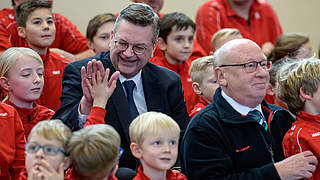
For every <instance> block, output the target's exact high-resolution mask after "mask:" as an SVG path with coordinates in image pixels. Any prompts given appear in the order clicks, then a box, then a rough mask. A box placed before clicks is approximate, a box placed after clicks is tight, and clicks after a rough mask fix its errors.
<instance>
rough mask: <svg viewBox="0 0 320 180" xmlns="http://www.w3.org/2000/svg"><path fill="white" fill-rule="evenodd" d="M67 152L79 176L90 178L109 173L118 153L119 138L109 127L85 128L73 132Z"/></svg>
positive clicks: (103, 125)
mask: <svg viewBox="0 0 320 180" xmlns="http://www.w3.org/2000/svg"><path fill="white" fill-rule="evenodd" d="M67 152H68V153H69V154H70V157H71V160H72V164H73V166H74V168H75V170H76V171H77V173H78V174H80V175H81V176H85V177H91V176H93V175H95V174H97V173H100V172H101V171H106V170H107V169H108V170H109V171H111V169H112V167H113V166H114V165H115V164H116V162H117V160H118V155H119V153H120V136H119V134H118V133H117V131H116V130H115V129H114V128H113V127H111V126H110V125H106V124H97V125H91V126H87V127H85V128H83V129H80V130H78V131H75V132H73V134H72V137H71V139H70V142H69V144H68V149H67Z"/></svg>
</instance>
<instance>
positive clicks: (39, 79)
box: [33, 73, 41, 83]
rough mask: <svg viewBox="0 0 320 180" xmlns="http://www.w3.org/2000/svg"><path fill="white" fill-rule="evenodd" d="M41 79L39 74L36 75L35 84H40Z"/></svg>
mask: <svg viewBox="0 0 320 180" xmlns="http://www.w3.org/2000/svg"><path fill="white" fill-rule="evenodd" d="M40 81H41V77H40V75H38V74H37V73H36V74H35V75H34V78H33V83H40Z"/></svg>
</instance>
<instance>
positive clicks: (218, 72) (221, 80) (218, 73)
mask: <svg viewBox="0 0 320 180" xmlns="http://www.w3.org/2000/svg"><path fill="white" fill-rule="evenodd" d="M214 77H216V80H217V82H218V84H219V86H220V87H223V86H224V87H226V86H227V84H228V83H227V80H226V78H225V73H224V72H223V70H222V69H221V68H220V67H216V68H215V69H214Z"/></svg>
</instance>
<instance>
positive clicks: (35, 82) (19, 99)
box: [0, 47, 54, 138]
mask: <svg viewBox="0 0 320 180" xmlns="http://www.w3.org/2000/svg"><path fill="white" fill-rule="evenodd" d="M43 71H44V69H43V62H42V59H41V57H40V56H39V54H38V53H36V52H35V51H33V50H32V49H29V48H22V47H20V48H19V47H13V48H9V49H7V50H6V51H4V52H3V54H2V55H1V57H0V77H1V81H0V85H1V87H2V89H4V90H5V91H6V92H7V97H6V100H5V101H4V102H5V103H6V104H9V105H11V106H13V107H14V108H16V110H17V111H18V113H19V116H20V118H21V121H22V124H23V127H24V130H25V136H26V138H28V136H29V133H30V131H31V129H32V128H33V126H34V125H36V124H37V123H38V122H39V121H42V120H48V119H51V117H52V116H53V114H54V112H53V111H52V110H51V109H48V108H46V107H44V106H41V105H39V104H37V103H36V102H35V101H36V100H38V99H39V97H40V95H41V93H42V89H43V85H44V80H43Z"/></svg>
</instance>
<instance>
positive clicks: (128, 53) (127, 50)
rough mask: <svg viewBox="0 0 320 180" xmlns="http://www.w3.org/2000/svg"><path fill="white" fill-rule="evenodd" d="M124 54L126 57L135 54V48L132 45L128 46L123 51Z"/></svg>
mask: <svg viewBox="0 0 320 180" xmlns="http://www.w3.org/2000/svg"><path fill="white" fill-rule="evenodd" d="M123 55H125V56H126V57H132V56H134V52H133V48H132V46H131V45H129V46H128V48H127V49H126V50H124V51H123Z"/></svg>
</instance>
